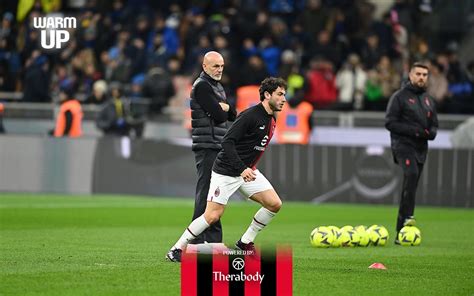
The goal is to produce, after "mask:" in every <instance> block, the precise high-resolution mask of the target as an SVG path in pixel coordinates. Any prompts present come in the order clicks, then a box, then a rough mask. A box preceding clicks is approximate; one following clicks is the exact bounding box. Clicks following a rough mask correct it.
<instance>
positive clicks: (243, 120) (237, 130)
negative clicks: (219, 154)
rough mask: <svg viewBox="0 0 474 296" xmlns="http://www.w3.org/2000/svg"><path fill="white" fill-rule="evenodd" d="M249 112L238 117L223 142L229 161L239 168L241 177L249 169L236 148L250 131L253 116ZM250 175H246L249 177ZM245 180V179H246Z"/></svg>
mask: <svg viewBox="0 0 474 296" xmlns="http://www.w3.org/2000/svg"><path fill="white" fill-rule="evenodd" d="M249 115H250V114H249V113H248V112H244V113H242V114H241V115H240V116H238V117H237V119H236V120H235V121H234V123H233V124H232V126H231V127H230V128H229V130H228V131H227V133H226V134H225V136H224V139H223V140H222V143H221V145H222V149H223V150H224V152H225V154H226V156H227V159H228V161H229V164H230V165H231V166H232V167H234V168H237V169H238V171H239V172H241V174H240V175H241V176H242V177H244V176H243V175H242V174H243V173H244V171H246V169H249V168H248V167H247V166H246V165H245V163H244V162H243V161H242V159H241V158H240V157H239V154H238V153H237V149H236V148H235V145H236V143H238V142H239V141H240V139H242V138H243V136H244V135H245V133H246V132H247V130H248V129H249V126H250V121H251V116H249ZM247 174H248V173H246V174H245V176H247ZM244 179H245V178H244Z"/></svg>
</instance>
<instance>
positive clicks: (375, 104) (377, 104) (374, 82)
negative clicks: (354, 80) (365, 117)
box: [365, 69, 385, 111]
mask: <svg viewBox="0 0 474 296" xmlns="http://www.w3.org/2000/svg"><path fill="white" fill-rule="evenodd" d="M380 80H381V79H380V76H379V74H378V72H377V71H376V70H375V69H372V70H369V71H368V72H367V83H366V85H365V110H371V111H375V110H379V111H380V110H383V108H384V107H385V104H383V105H384V106H382V104H381V103H382V101H383V100H384V95H383V91H382V82H381V81H380Z"/></svg>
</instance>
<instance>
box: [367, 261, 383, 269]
mask: <svg viewBox="0 0 474 296" xmlns="http://www.w3.org/2000/svg"><path fill="white" fill-rule="evenodd" d="M369 268H370V269H387V267H385V265H383V264H382V263H377V262H375V263H372V265H370V266H369Z"/></svg>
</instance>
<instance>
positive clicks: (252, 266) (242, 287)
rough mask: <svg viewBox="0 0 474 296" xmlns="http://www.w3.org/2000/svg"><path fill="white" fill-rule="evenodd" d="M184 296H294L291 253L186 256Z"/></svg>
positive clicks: (280, 250) (284, 250)
mask: <svg viewBox="0 0 474 296" xmlns="http://www.w3.org/2000/svg"><path fill="white" fill-rule="evenodd" d="M181 295H182V296H203V295H219V296H260V295H265V296H273V295H275V296H292V295H293V262H292V253H291V249H290V248H288V247H277V248H276V250H271V251H264V252H257V254H253V255H246V254H245V252H239V251H234V250H229V251H227V252H218V253H217V252H215V253H214V254H203V253H183V257H182V262H181Z"/></svg>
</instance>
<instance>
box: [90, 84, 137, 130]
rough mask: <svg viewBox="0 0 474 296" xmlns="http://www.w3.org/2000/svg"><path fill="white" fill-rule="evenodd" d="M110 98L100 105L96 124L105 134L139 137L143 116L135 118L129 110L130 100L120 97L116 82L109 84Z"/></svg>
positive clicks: (120, 93)
mask: <svg viewBox="0 0 474 296" xmlns="http://www.w3.org/2000/svg"><path fill="white" fill-rule="evenodd" d="M110 89H111V92H110V93H111V99H110V100H109V101H107V102H106V103H105V104H103V105H102V109H101V111H100V113H99V115H98V117H97V119H96V125H97V127H98V128H99V129H101V130H102V131H103V133H104V134H105V135H107V136H127V137H128V136H131V135H134V136H135V137H136V138H141V137H142V135H143V130H144V127H145V126H144V125H145V122H144V118H136V117H135V116H134V114H133V113H132V112H131V108H130V101H129V100H126V99H125V98H123V97H122V92H121V90H120V87H119V85H118V84H115V83H113V84H111V86H110Z"/></svg>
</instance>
